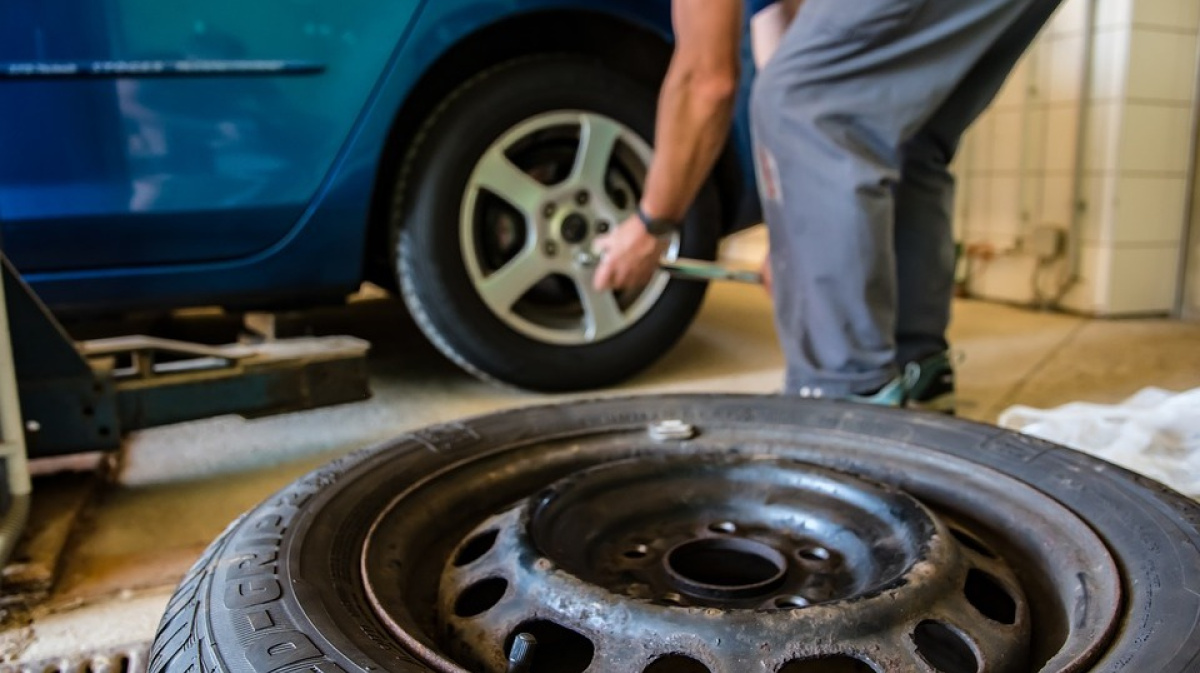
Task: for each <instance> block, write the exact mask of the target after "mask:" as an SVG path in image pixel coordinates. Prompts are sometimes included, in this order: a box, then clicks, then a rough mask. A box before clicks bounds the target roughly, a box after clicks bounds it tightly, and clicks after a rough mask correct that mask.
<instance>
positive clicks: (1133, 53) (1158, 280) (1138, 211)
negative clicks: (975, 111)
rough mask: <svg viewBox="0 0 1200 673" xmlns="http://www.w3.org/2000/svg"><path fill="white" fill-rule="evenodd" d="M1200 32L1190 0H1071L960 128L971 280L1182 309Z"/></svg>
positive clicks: (1094, 303) (1045, 299)
mask: <svg viewBox="0 0 1200 673" xmlns="http://www.w3.org/2000/svg"><path fill="white" fill-rule="evenodd" d="M1089 25H1090V27H1089ZM1198 34H1200V3H1198V2H1194V1H1193V0H1065V2H1064V5H1063V6H1062V8H1061V9H1060V10H1059V12H1058V13H1057V14H1056V15H1055V18H1054V20H1053V21H1052V22H1051V24H1050V25H1048V26H1047V28H1046V30H1045V32H1044V33H1043V35H1042V36H1041V37H1040V38H1039V39H1038V41H1037V42H1036V43H1035V45H1034V46H1033V48H1031V50H1030V52H1029V53H1028V54H1027V55H1026V57H1025V58H1024V60H1023V61H1022V63H1021V64H1020V65H1019V66H1018V68H1017V69H1016V70H1015V71H1014V73H1013V75H1012V77H1011V78H1010V80H1009V82H1008V84H1007V85H1006V87H1005V89H1004V91H1003V92H1002V93H1001V95H1000V97H999V98H998V99H997V101H996V102H995V104H994V105H993V107H992V108H991V109H990V110H989V112H988V113H986V114H985V115H984V116H983V117H982V118H981V119H980V120H979V122H978V123H977V124H976V126H975V127H974V128H973V129H972V130H971V131H970V132H969V133H968V135H967V137H966V138H965V139H964V144H963V147H962V150H961V153H960V155H959V158H958V161H957V169H958V174H959V178H960V181H959V201H958V213H957V221H956V227H957V228H958V234H959V240H960V241H962V242H963V243H964V252H965V258H964V266H963V273H962V274H961V276H960V277H961V279H962V281H963V285H964V289H965V290H966V291H967V292H968V293H969V294H972V295H974V296H979V297H983V298H988V299H996V300H1001V301H1009V302H1016V303H1021V304H1033V305H1043V306H1060V307H1062V308H1065V309H1068V310H1073V311H1077V312H1083V313H1089V314H1097V315H1139V314H1161V313H1169V312H1172V311H1174V310H1175V309H1176V307H1177V306H1178V303H1179V297H1180V293H1181V288H1180V277H1181V275H1182V274H1181V269H1180V264H1181V259H1182V257H1183V256H1182V254H1181V251H1182V249H1183V247H1184V245H1185V242H1186V241H1187V231H1186V230H1187V227H1186V226H1185V225H1186V220H1187V217H1186V213H1185V210H1186V204H1187V195H1188V193H1189V190H1190V189H1191V184H1190V181H1189V179H1188V176H1189V165H1190V162H1191V161H1192V159H1193V157H1192V155H1193V148H1194V146H1195V143H1194V132H1193V123H1194V119H1193V117H1194V115H1195V99H1196V97H1197V86H1196V81H1197V77H1196V75H1197V64H1198V56H1197V54H1198V47H1200V40H1198ZM1085 76H1086V79H1085ZM1081 130H1082V132H1081ZM1081 140H1082V144H1080V141H1081ZM1080 150H1081V151H1080ZM1072 231H1074V232H1077V234H1076V235H1074V236H1072V235H1071V232H1072ZM1069 241H1070V242H1071V243H1068V242H1069ZM1076 270H1077V273H1073V271H1076Z"/></svg>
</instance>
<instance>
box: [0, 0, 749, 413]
mask: <svg viewBox="0 0 1200 673" xmlns="http://www.w3.org/2000/svg"><path fill="white" fill-rule="evenodd" d="M670 53H671V36H670V2H669V0H388V1H382V0H340V1H339V2H332V1H329V0H254V2H244V1H241V2H234V1H233V0H204V1H203V2H200V1H198V0H183V1H181V2H161V1H158V0H6V1H5V2H3V3H0V225H2V233H0V244H2V245H3V248H4V252H5V254H6V255H7V256H8V257H9V258H10V259H11V260H12V262H13V263H14V264H15V266H16V267H17V269H18V270H19V271H20V272H21V273H22V275H23V276H24V277H25V279H26V280H27V281H28V282H29V283H30V284H31V285H32V287H33V288H34V290H35V291H36V292H37V293H38V294H39V296H40V297H41V298H42V299H43V300H44V301H45V302H46V303H47V304H48V305H49V306H50V307H51V308H52V309H53V310H55V311H56V312H59V313H63V314H86V313H95V312H106V313H112V312H121V311H133V310H138V311H146V310H168V309H173V308H180V307H187V306H224V307H227V308H229V309H231V310H244V309H272V308H278V307H297V306H305V305H315V304H323V303H329V302H337V301H343V300H344V299H345V297H346V296H347V295H348V294H350V293H352V292H353V291H355V290H356V289H357V288H358V287H359V285H360V284H361V283H362V282H363V281H372V282H375V283H377V284H379V285H381V286H383V287H386V288H389V289H392V290H394V291H397V292H399V293H400V294H402V296H403V298H404V301H405V302H406V304H407V306H408V308H409V310H410V312H411V314H412V315H413V316H414V317H415V319H416V322H417V324H418V325H419V326H420V328H421V329H422V330H423V331H424V332H425V333H426V334H427V335H428V336H429V338H430V339H431V341H432V342H433V343H435V344H436V345H437V346H438V348H440V349H441V350H442V351H443V352H445V353H446V355H447V356H449V357H450V358H451V359H453V360H454V361H455V362H457V363H459V364H461V365H462V366H463V367H465V368H466V369H468V370H470V371H471V372H473V373H475V374H477V375H480V376H482V377H485V378H490V379H495V380H499V381H503V382H506V383H509V384H513V385H516V386H520V387H524V388H528V389H534V390H543V391H561V390H570V389H581V388H593V387H599V386H604V385H608V384H611V383H614V382H616V381H619V380H622V379H624V378H626V377H628V376H630V375H632V374H633V373H635V372H637V371H639V370H640V369H642V368H644V367H645V366H647V365H648V364H649V363H651V362H652V361H653V360H654V359H656V358H657V357H658V356H659V355H661V354H662V353H663V352H664V351H666V350H667V349H668V348H669V347H670V346H671V345H672V344H673V343H674V342H675V341H676V339H677V338H678V337H679V336H680V335H681V334H682V332H683V331H684V330H685V329H686V327H687V325H688V324H689V322H690V321H691V319H692V318H693V316H694V315H695V313H696V311H697V310H698V308H699V305H700V302H701V299H702V297H703V292H704V287H703V286H702V285H701V284H697V283H688V282H682V281H674V280H671V279H669V278H667V277H666V275H665V274H662V275H661V276H660V277H658V278H655V280H654V281H653V282H652V283H651V284H650V285H649V286H647V287H646V288H644V289H642V290H639V291H633V292H629V291H626V292H616V293H613V292H603V293H601V292H595V291H594V290H592V289H591V287H590V283H589V279H590V276H591V273H592V269H591V265H590V263H589V255H588V254H587V253H588V251H589V250H590V246H591V242H592V240H593V238H594V237H595V236H597V235H600V234H603V233H604V232H605V231H607V230H608V228H610V227H612V226H614V225H615V224H617V223H619V222H620V221H622V220H623V219H624V218H625V217H627V216H628V215H629V214H631V213H633V212H634V208H635V204H636V203H637V200H638V198H639V194H640V190H641V188H642V183H643V180H644V177H645V174H646V169H647V166H648V164H649V161H650V157H651V136H652V131H653V125H654V110H655V103H656V95H657V88H658V84H659V82H660V81H661V78H662V76H663V74H664V72H665V69H666V66H667V63H668V60H669V58H670ZM747 70H749V66H747ZM743 98H744V97H743ZM744 112H745V106H744V101H743V105H742V106H741V114H740V115H739V123H738V125H737V128H736V129H735V132H734V133H733V134H732V136H731V141H730V143H729V147H728V149H727V150H726V152H725V155H724V156H723V157H722V159H721V161H720V163H719V165H718V166H717V168H716V170H715V171H714V173H713V176H712V178H711V180H710V181H709V184H708V185H707V186H706V188H705V191H704V192H703V194H702V195H701V197H700V199H699V200H698V201H697V204H696V206H695V208H694V209H693V212H692V213H691V214H690V215H689V217H688V220H687V223H686V226H685V227H684V229H683V231H682V233H681V235H680V236H678V237H677V238H676V240H675V241H673V244H672V247H671V250H670V255H673V256H678V257H688V258H712V257H713V256H714V254H715V252H716V248H717V243H718V241H719V239H720V237H721V236H722V235H724V234H726V233H729V232H730V231H732V230H734V229H737V228H740V227H743V226H746V225H748V224H751V223H753V222H754V221H756V213H757V202H756V200H755V198H754V189H753V183H752V178H751V176H750V173H751V171H750V170H749V166H750V164H749V161H748V154H749V153H748V152H747V151H746V149H747V146H748V144H749V141H748V133H747V132H746V129H745V124H744V123H742V121H743V120H744V118H745V114H744Z"/></svg>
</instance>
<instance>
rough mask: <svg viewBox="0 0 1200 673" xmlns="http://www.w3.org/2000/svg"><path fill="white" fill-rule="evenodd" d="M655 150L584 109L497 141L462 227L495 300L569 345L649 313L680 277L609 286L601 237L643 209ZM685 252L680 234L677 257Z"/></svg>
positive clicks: (499, 311) (517, 324) (674, 245)
mask: <svg viewBox="0 0 1200 673" xmlns="http://www.w3.org/2000/svg"><path fill="white" fill-rule="evenodd" d="M554 147H557V149H558V152H557V154H555V153H553V152H551V151H549V150H550V149H553V148H554ZM548 148H549V149H548ZM651 156H652V150H651V148H650V146H649V144H648V143H647V142H646V141H645V140H644V139H643V138H642V137H641V136H639V135H638V134H637V133H636V132H634V131H633V130H632V129H630V128H629V127H627V126H625V125H624V124H621V123H620V122H618V121H615V120H613V119H611V118H609V117H606V116H604V115H601V114H597V113H592V112H583V111H560V112H551V113H547V114H542V115H538V116H536V117H532V118H530V119H527V120H526V121H524V122H522V123H520V124H518V125H516V126H515V127H513V128H512V129H510V130H509V131H507V132H506V133H505V134H503V135H502V136H501V137H500V138H499V139H498V140H497V141H496V142H495V143H493V144H492V145H491V146H490V147H489V148H488V150H487V151H486V152H485V153H484V155H483V156H482V157H481V158H480V160H479V162H478V163H477V164H476V166H475V168H474V170H473V171H472V173H471V176H470V178H469V180H468V182H467V187H466V193H465V195H464V198H463V202H462V210H461V214H460V224H459V234H460V241H461V247H462V254H463V262H464V263H465V265H466V269H467V272H468V274H469V275H470V279H471V282H472V284H473V285H474V287H475V289H476V291H477V292H478V293H479V296H480V298H481V299H482V300H483V302H484V304H485V305H486V306H487V307H488V309H489V310H490V311H491V312H492V313H493V314H494V315H496V317H498V318H499V319H500V320H502V321H503V322H504V323H505V324H506V325H508V326H509V327H510V328H512V329H513V330H515V331H516V332H518V333H519V334H522V335H524V336H527V337H530V338H532V339H535V340H537V341H541V342H545V343H552V344H557V345H584V344H589V343H596V342H600V341H604V340H607V339H610V338H612V337H614V336H616V335H617V334H620V333H621V332H624V331H625V330H627V329H628V328H629V327H631V326H632V325H633V324H635V323H637V322H638V321H639V320H640V319H642V318H643V317H644V316H645V315H646V314H647V313H648V312H649V311H650V309H651V308H653V306H654V305H655V303H656V302H657V301H658V300H659V298H661V296H662V294H663V292H664V291H665V290H666V288H667V284H668V283H669V280H670V279H669V277H668V276H667V274H666V273H663V272H659V273H657V274H655V276H654V278H653V279H652V280H651V282H650V284H649V285H647V286H646V287H645V288H641V289H640V290H634V291H620V292H614V291H597V290H595V289H594V288H593V287H592V277H593V274H594V273H595V261H596V257H595V254H594V250H593V245H594V243H595V240H596V239H597V238H598V237H600V236H603V235H604V234H605V233H607V232H608V231H610V230H611V228H612V227H615V226H617V225H619V224H620V223H621V222H623V221H624V220H625V219H627V218H628V217H629V216H630V215H632V214H633V213H634V212H635V211H636V204H637V200H638V198H640V190H641V186H642V182H643V181H644V178H645V174H646V170H647V168H648V167H649V165H650V160H651ZM489 236H491V237H493V238H494V239H495V240H496V241H499V242H498V243H496V242H491V245H489V242H490V239H489V238H488V237H489ZM497 249H498V251H497ZM678 254H679V237H678V236H676V237H675V238H674V240H672V242H671V245H670V248H669V249H668V251H667V253H666V258H668V259H675V258H677V257H678Z"/></svg>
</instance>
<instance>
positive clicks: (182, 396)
mask: <svg viewBox="0 0 1200 673" xmlns="http://www.w3.org/2000/svg"><path fill="white" fill-rule="evenodd" d="M0 263H2V265H3V276H4V296H5V298H6V303H7V305H8V312H9V315H10V316H11V319H12V327H13V328H14V330H13V332H12V353H13V360H14V362H15V371H16V378H17V383H18V388H19V395H20V402H21V407H22V410H23V412H24V419H25V420H24V426H23V428H22V427H21V426H20V424H19V421H18V422H17V423H18V424H17V425H16V426H14V425H11V424H9V423H7V422H6V423H5V425H4V429H5V430H6V431H11V432H14V433H15V434H17V435H20V434H21V433H20V432H19V430H20V429H23V430H24V440H25V444H26V446H27V447H28V452H29V455H30V456H31V457H46V456H54V455H63V454H71V453H85V452H93V451H106V450H112V449H116V448H118V447H119V446H120V439H121V436H122V435H123V434H124V433H127V432H130V431H132V430H138V429H142V428H148V427H153V426H159V425H167V424H170V423H179V422H182V421H187V420H193V419H198V418H206V417H209V416H217V415H222V414H239V415H242V416H247V417H255V416H265V415H270V414H277V413H284V412H289V411H299V410H303V409H310V408H313V407H319V406H326V405H331V404H340V403H344V402H353V401H358V400H363V399H366V398H368V397H369V396H370V391H369V388H368V385H367V371H366V369H367V368H366V354H367V350H368V349H369V344H367V342H365V341H362V340H360V339H356V338H352V337H304V338H296V339H283V340H277V341H276V340H267V341H265V342H263V343H257V344H232V345H227V346H207V345H202V344H194V343H187V342H182V341H173V340H168V339H157V338H152V337H145V336H133V337H119V338H115V339H101V340H96V341H85V342H79V343H76V342H74V341H73V340H72V339H71V338H70V337H69V336H68V335H67V333H66V332H65V331H64V330H63V329H62V327H61V326H60V325H59V323H58V322H57V321H56V320H55V319H54V317H53V316H52V315H51V314H50V312H49V311H48V310H47V309H46V307H45V306H44V305H43V304H42V303H41V302H40V301H39V300H38V299H37V297H36V296H35V295H34V294H33V292H32V290H30V288H29V287H28V286H27V285H26V284H25V283H24V282H23V281H22V280H21V279H20V277H19V276H18V275H17V273H16V271H15V270H14V269H13V268H12V266H11V265H10V264H9V262H8V260H7V259H3V258H2V257H0ZM4 332H5V335H7V334H8V330H4ZM6 421H7V419H6ZM13 428H16V430H13Z"/></svg>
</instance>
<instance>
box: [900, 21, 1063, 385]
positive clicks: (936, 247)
mask: <svg viewBox="0 0 1200 673" xmlns="http://www.w3.org/2000/svg"><path fill="white" fill-rule="evenodd" d="M1055 4H1056V3H1053V2H1045V3H1034V4H1032V5H1030V6H1029V7H1028V8H1027V9H1026V10H1025V12H1024V13H1023V14H1021V16H1020V17H1018V19H1017V20H1016V21H1015V22H1014V23H1013V24H1012V25H1011V26H1009V28H1008V29H1007V30H1005V32H1004V33H1003V34H1002V35H1001V36H1000V37H999V38H998V39H997V40H996V43H995V44H994V45H993V46H992V47H991V48H990V49H989V50H988V51H987V52H986V53H985V54H984V55H983V57H982V58H981V59H980V60H979V61H978V62H977V63H976V64H975V65H974V67H972V68H971V70H970V72H968V73H967V75H966V77H965V78H964V80H963V81H964V85H962V86H959V87H958V88H956V89H955V90H954V92H953V93H952V94H951V95H950V97H949V98H948V99H947V100H946V101H945V102H944V103H943V104H942V106H941V107H940V108H939V109H938V111H937V112H936V113H934V115H933V117H932V118H930V120H929V121H928V122H927V123H926V124H925V126H924V127H923V128H922V129H921V130H920V131H919V132H918V133H917V135H916V136H914V137H913V138H911V139H910V140H909V141H908V142H906V143H905V145H904V147H903V150H902V152H903V167H902V169H901V177H900V183H899V184H898V185H897V187H896V194H895V201H896V219H895V252H896V273H897V300H898V304H897V311H896V361H897V362H898V363H899V364H901V365H903V364H904V363H907V362H913V361H919V360H921V359H923V358H925V357H927V356H929V355H932V354H935V353H939V352H941V351H944V350H946V348H947V343H946V329H947V328H948V327H949V324H950V305H951V300H952V298H953V296H954V268H955V264H956V261H957V259H956V255H955V246H954V232H953V218H954V177H953V176H952V175H951V173H950V169H949V165H950V162H951V161H952V160H953V159H954V155H955V152H956V151H957V149H958V144H959V140H960V138H961V137H962V135H963V133H965V132H966V130H967V127H969V126H970V125H971V123H972V122H974V121H975V119H976V118H978V116H979V115H980V114H982V113H983V111H984V109H985V108H986V107H987V106H988V105H989V104H990V103H991V102H992V100H993V99H994V98H995V97H996V94H997V93H999V91H1000V88H1001V86H1002V85H1003V83H1004V80H1005V79H1007V77H1008V74H1009V73H1010V72H1011V71H1012V69H1013V67H1014V66H1015V65H1016V63H1017V61H1018V60H1020V58H1021V55H1022V54H1023V53H1024V52H1025V50H1026V49H1028V47H1029V43H1030V42H1031V41H1032V40H1033V38H1034V36H1035V35H1036V34H1037V32H1038V30H1039V29H1040V28H1041V26H1042V25H1044V24H1045V23H1046V21H1047V20H1048V19H1049V18H1050V15H1051V14H1052V13H1053V12H1054V8H1055Z"/></svg>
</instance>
